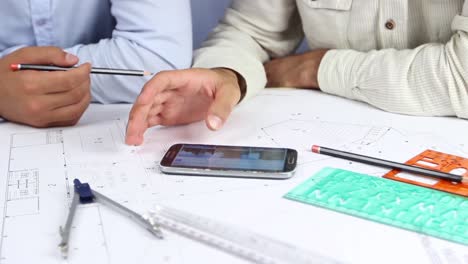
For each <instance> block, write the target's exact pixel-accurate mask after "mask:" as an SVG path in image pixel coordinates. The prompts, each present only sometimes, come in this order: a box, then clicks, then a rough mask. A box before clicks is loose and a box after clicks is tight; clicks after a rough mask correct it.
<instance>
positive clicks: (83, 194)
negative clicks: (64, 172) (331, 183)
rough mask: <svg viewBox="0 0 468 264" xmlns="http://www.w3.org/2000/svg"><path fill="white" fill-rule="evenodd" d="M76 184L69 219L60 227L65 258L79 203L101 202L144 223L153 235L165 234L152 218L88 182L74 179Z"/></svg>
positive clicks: (60, 246)
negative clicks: (96, 189)
mask: <svg viewBox="0 0 468 264" xmlns="http://www.w3.org/2000/svg"><path fill="white" fill-rule="evenodd" d="M73 184H74V192H73V200H72V203H71V206H70V210H69V212H68V216H67V221H66V222H65V226H64V227H62V226H61V227H60V236H61V237H62V240H61V242H60V244H59V248H60V251H61V252H62V256H63V257H64V258H67V257H68V240H69V237H70V229H71V225H72V222H73V217H74V216H75V212H76V209H77V207H78V204H79V203H81V204H87V203H93V202H94V203H101V204H104V205H107V206H109V207H110V208H112V209H115V210H117V211H119V212H120V213H122V214H124V215H126V216H128V217H130V218H131V219H133V220H135V221H136V222H137V223H138V224H140V225H142V226H143V227H144V228H146V229H147V230H149V231H150V232H151V233H152V234H153V235H155V236H156V237H157V238H160V239H162V238H163V234H162V232H161V230H160V229H159V226H158V225H156V224H155V223H154V222H153V221H152V219H150V218H147V217H145V216H144V215H140V214H138V213H136V212H135V211H132V210H130V209H129V208H127V207H125V206H123V205H121V204H119V203H117V202H116V201H114V200H112V199H110V198H108V197H107V196H105V195H103V194H101V193H99V192H97V191H95V190H91V187H90V186H89V184H88V183H81V182H80V181H79V180H78V179H75V180H74V181H73Z"/></svg>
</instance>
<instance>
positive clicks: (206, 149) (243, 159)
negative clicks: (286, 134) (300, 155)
mask: <svg viewBox="0 0 468 264" xmlns="http://www.w3.org/2000/svg"><path fill="white" fill-rule="evenodd" d="M296 163H297V151H296V150H294V149H288V148H264V147H247V146H223V145H197V144H176V145H173V146H171V148H170V149H169V150H168V151H167V152H166V154H165V155H164V157H163V158H162V160H161V163H160V168H161V171H162V172H164V173H168V174H185V175H206V176H219V177H245V178H268V179H287V178H290V177H292V176H293V174H294V171H295V169H296Z"/></svg>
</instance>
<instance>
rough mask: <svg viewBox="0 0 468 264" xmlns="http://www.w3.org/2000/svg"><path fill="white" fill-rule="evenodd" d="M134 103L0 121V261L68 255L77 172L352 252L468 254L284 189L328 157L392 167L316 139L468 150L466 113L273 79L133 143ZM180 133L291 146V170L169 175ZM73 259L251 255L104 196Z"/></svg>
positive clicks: (381, 148) (100, 186)
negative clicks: (145, 218) (22, 122)
mask: <svg viewBox="0 0 468 264" xmlns="http://www.w3.org/2000/svg"><path fill="white" fill-rule="evenodd" d="M129 109H130V106H126V105H114V106H98V105H93V106H91V108H90V109H89V110H88V111H87V113H86V114H85V117H84V118H83V120H82V121H81V122H80V124H79V125H77V126H75V127H71V128H63V129H61V128H51V129H41V130H39V129H32V128H27V127H23V126H18V125H13V124H8V123H7V124H0V158H1V159H0V173H1V174H0V175H1V176H0V190H1V195H0V216H1V218H0V227H1V229H0V231H1V237H0V264H12V263H64V262H65V261H64V260H63V259H61V257H60V252H59V250H58V247H57V245H58V243H59V240H60V237H59V233H58V228H59V226H60V225H63V223H64V221H65V218H66V213H67V210H68V206H69V205H70V198H71V197H70V192H71V190H72V181H73V179H74V178H79V179H80V180H81V181H82V182H89V183H90V185H91V187H92V188H95V189H96V190H99V191H100V192H102V193H104V194H106V195H108V196H109V197H111V198H113V199H115V200H116V201H118V202H121V203H123V204H124V205H126V206H128V207H130V208H132V209H134V210H136V211H138V212H141V213H144V212H145V211H147V210H149V209H151V208H153V207H154V205H155V204H166V205H170V206H172V207H175V208H178V209H182V210H187V211H190V212H193V213H196V214H200V215H204V216H206V217H211V218H213V219H217V220H220V221H223V222H226V223H231V224H235V225H236V226H241V227H245V228H248V229H251V230H254V231H257V232H260V233H263V234H265V235H269V236H272V237H274V238H276V239H279V240H283V241H286V242H288V243H291V244H295V245H298V246H300V247H302V248H306V249H309V250H311V251H315V252H318V253H320V254H322V255H325V256H330V257H333V258H335V259H338V260H340V261H342V262H343V263H434V264H436V263H441V264H445V263H447V264H448V263H450V264H468V247H466V246H462V245H459V244H455V243H451V242H447V241H442V240H439V239H435V238H431V237H427V236H423V235H420V234H417V233H413V232H408V231H405V230H401V229H398V228H394V227H390V226H386V225H382V224H378V223H374V222H371V221H367V220H363V219H358V218H354V217H351V216H348V215H344V214H340V213H336V212H332V211H329V210H325V209H321V208H317V207H313V206H309V205H304V204H300V203H296V202H293V201H289V200H286V199H283V198H282V196H283V195H284V194H285V193H287V192H288V191H289V190H291V189H292V188H293V187H295V186H296V185H298V184H300V183H301V182H302V181H304V180H305V179H307V178H308V177H310V176H311V175H313V174H314V173H315V172H316V171H318V170H320V169H321V168H323V167H325V166H334V167H339V168H343V169H348V170H353V171H357V172H362V173H368V174H372V175H376V176H380V175H383V174H384V173H385V172H386V171H385V170H384V169H381V168H376V167H372V166H367V165H362V164H358V163H355V162H349V161H345V160H339V159H334V158H329V157H326V156H321V155H317V154H313V153H311V152H310V147H311V146H312V145H313V144H317V145H323V146H327V147H332V148H340V149H343V150H347V151H352V152H357V153H362V154H366V155H371V156H379V157H381V158H387V159H392V160H395V161H401V162H402V161H405V160H407V159H409V158H411V157H413V156H414V155H416V154H418V153H420V152H422V151H423V150H425V149H435V150H438V151H444V152H448V153H451V154H455V155H460V156H465V157H466V156H468V144H467V143H466V142H467V141H466V135H467V132H468V125H467V123H466V120H459V119H455V118H425V117H410V116H403V115H395V114H390V113H385V112H383V111H380V110H377V109H374V108H371V107H369V106H367V105H364V104H361V103H357V102H351V101H347V100H344V99H340V98H337V97H333V96H328V95H325V94H320V93H317V92H312V91H304V90H265V91H263V92H262V93H261V94H260V95H259V96H257V97H255V98H253V99H252V100H250V101H249V102H246V103H243V104H242V105H240V106H239V107H238V108H236V110H235V111H234V113H233V114H232V115H231V117H230V119H229V121H228V122H227V123H226V125H225V127H224V128H223V129H222V130H221V131H218V132H211V131H209V130H208V129H207V128H205V125H204V122H199V123H195V124H191V125H187V126H180V127H171V128H163V127H157V128H154V129H151V130H150V131H148V133H147V134H146V140H145V144H144V145H143V146H141V147H135V146H126V145H125V144H124V133H125V127H126V118H127V113H128V110H129ZM175 143H213V144H233V145H254V146H278V147H293V148H296V149H297V150H298V151H299V155H300V156H299V166H298V170H297V173H296V175H295V177H293V178H292V179H290V180H281V181H278V180H257V179H233V178H226V179H224V178H213V177H193V176H169V175H164V174H161V173H160V172H159V169H158V162H159V160H160V158H161V157H162V156H163V154H164V152H165V151H166V150H167V149H168V148H169V147H170V146H171V145H172V144H175ZM75 220H76V221H75V222H74V225H73V229H72V234H71V249H70V257H69V259H68V260H67V261H66V263H244V261H243V260H240V259H237V258H235V257H232V256H230V255H227V254H225V253H223V252H219V251H217V250H215V249H212V248H209V247H207V246H205V245H202V244H199V243H196V242H194V241H191V240H188V239H186V238H183V237H180V236H178V235H176V234H172V233H169V232H165V233H166V238H165V239H164V240H158V239H155V238H154V237H153V236H152V235H151V234H150V233H148V232H147V231H145V230H142V228H141V227H140V226H138V225H135V224H134V223H133V222H132V221H131V220H129V219H128V218H126V217H123V216H121V215H119V214H118V213H115V212H113V211H112V210H109V209H108V208H107V207H105V206H102V205H99V204H90V205H84V206H80V207H79V209H78V212H77V216H76V219H75Z"/></svg>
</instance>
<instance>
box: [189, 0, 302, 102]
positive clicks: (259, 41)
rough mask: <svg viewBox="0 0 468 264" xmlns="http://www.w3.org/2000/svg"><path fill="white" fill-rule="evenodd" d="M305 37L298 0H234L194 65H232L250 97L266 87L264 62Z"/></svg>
mask: <svg viewBox="0 0 468 264" xmlns="http://www.w3.org/2000/svg"><path fill="white" fill-rule="evenodd" d="M302 38H303V33H302V25H301V22H300V18H299V14H298V12H297V7H296V4H295V0H268V1H264V0H260V1H257V0H234V1H233V3H232V6H231V7H230V8H228V9H227V11H226V14H225V17H224V19H223V20H222V21H221V23H220V24H219V25H218V26H217V27H216V28H215V30H214V32H213V33H212V34H211V36H210V37H209V38H208V40H207V41H205V42H204V43H203V47H202V48H200V49H199V50H197V51H195V56H194V65H193V67H199V68H216V67H224V68H230V69H233V70H235V71H237V72H238V73H239V74H241V75H242V76H243V77H244V79H245V80H246V84H247V94H246V95H245V98H244V99H246V98H248V97H251V96H252V95H254V94H256V93H257V92H258V91H259V90H261V89H262V88H263V87H265V84H266V76H265V70H264V68H263V62H265V61H267V60H269V58H270V57H281V56H285V55H287V54H289V53H291V52H292V51H293V50H295V48H296V47H297V46H298V45H299V43H300V41H301V40H302Z"/></svg>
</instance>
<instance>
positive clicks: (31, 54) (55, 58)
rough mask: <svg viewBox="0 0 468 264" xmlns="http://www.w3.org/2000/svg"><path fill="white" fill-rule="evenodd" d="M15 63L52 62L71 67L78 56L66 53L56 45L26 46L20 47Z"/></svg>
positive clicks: (76, 61) (75, 62)
mask: <svg viewBox="0 0 468 264" xmlns="http://www.w3.org/2000/svg"><path fill="white" fill-rule="evenodd" d="M18 57H19V58H18V59H19V60H21V61H20V62H17V63H29V64H53V65H57V66H62V67H71V66H73V65H75V64H77V63H78V57H76V56H75V55H73V54H70V53H67V52H65V51H63V50H62V49H61V48H58V47H28V48H24V49H21V50H20V51H19V54H18Z"/></svg>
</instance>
